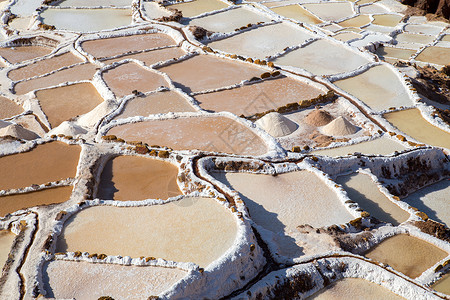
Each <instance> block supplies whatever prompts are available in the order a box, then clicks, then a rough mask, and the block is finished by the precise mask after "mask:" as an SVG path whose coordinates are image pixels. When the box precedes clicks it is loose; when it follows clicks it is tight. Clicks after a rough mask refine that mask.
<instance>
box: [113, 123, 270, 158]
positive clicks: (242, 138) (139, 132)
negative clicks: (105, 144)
mask: <svg viewBox="0 0 450 300" xmlns="http://www.w3.org/2000/svg"><path fill="white" fill-rule="evenodd" d="M108 134H113V135H116V136H117V137H120V138H123V139H125V140H126V141H143V142H145V143H148V144H149V145H154V144H157V145H160V146H167V147H171V148H172V149H175V150H194V149H199V150H204V151H213V152H225V153H233V154H246V155H262V154H264V153H266V152H267V148H266V145H265V143H264V141H263V140H262V139H261V138H260V137H259V136H257V135H256V134H255V133H253V132H252V131H250V129H248V128H247V127H244V126H243V125H241V124H240V123H238V122H236V121H234V120H232V119H229V118H226V117H206V116H205V117H192V118H178V119H169V120H151V121H144V122H139V123H134V124H124V125H119V126H117V127H113V128H112V129H111V130H109V131H108ZM186 136H189V139H186Z"/></svg>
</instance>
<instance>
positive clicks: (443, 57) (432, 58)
mask: <svg viewBox="0 0 450 300" xmlns="http://www.w3.org/2000/svg"><path fill="white" fill-rule="evenodd" d="M416 60H418V61H423V62H429V63H432V64H437V65H448V64H450V48H443V47H428V48H426V49H425V50H423V51H422V52H420V54H419V55H418V56H417V57H416Z"/></svg>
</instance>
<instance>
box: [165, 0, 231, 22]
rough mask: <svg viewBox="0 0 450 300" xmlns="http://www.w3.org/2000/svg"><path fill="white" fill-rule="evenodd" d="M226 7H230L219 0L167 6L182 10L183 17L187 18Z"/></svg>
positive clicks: (203, 0) (201, 0)
mask: <svg viewBox="0 0 450 300" xmlns="http://www.w3.org/2000/svg"><path fill="white" fill-rule="evenodd" d="M225 7H228V5H226V4H225V3H224V2H222V1H219V0H195V1H191V2H186V3H180V4H174V5H170V6H167V8H175V9H178V10H181V12H182V13H183V17H185V18H189V17H193V16H197V15H200V14H203V13H205V12H208V11H214V10H218V9H222V8H225Z"/></svg>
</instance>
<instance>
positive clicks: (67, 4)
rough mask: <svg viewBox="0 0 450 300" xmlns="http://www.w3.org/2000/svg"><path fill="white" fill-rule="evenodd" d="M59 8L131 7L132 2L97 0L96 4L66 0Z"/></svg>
mask: <svg viewBox="0 0 450 300" xmlns="http://www.w3.org/2000/svg"><path fill="white" fill-rule="evenodd" d="M58 6H63V7H71V6H74V7H83V6H84V7H96V6H118V7H123V6H130V1H128V0H96V1H95V2H92V1H89V0H64V2H62V3H59V4H58Z"/></svg>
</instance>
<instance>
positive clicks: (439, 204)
mask: <svg viewBox="0 0 450 300" xmlns="http://www.w3.org/2000/svg"><path fill="white" fill-rule="evenodd" d="M449 195H450V180H449V179H444V180H442V181H440V182H438V183H435V184H433V185H430V186H427V187H425V188H423V189H420V190H418V191H416V192H414V193H412V194H410V195H409V196H408V197H406V198H404V199H403V201H405V202H406V203H408V204H409V205H411V206H413V207H417V208H418V209H419V210H420V211H423V212H424V213H426V214H427V215H428V217H430V218H431V219H433V220H435V221H438V222H441V223H444V224H446V225H447V226H448V225H450V212H449V211H448V209H447V207H448V200H449Z"/></svg>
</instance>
